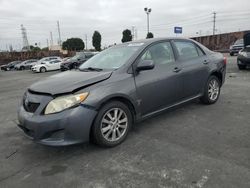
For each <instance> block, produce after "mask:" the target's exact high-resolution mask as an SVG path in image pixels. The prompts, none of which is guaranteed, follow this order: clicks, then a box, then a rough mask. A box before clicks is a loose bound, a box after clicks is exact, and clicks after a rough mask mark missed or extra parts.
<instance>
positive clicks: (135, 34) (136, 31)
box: [135, 28, 137, 40]
mask: <svg viewBox="0 0 250 188" xmlns="http://www.w3.org/2000/svg"><path fill="white" fill-rule="evenodd" d="M135 40H137V29H136V28H135Z"/></svg>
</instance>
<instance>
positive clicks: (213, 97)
mask: <svg viewBox="0 0 250 188" xmlns="http://www.w3.org/2000/svg"><path fill="white" fill-rule="evenodd" d="M220 87H221V82H220V81H219V79H218V77H216V76H210V77H209V79H208V81H207V84H206V87H205V91H204V95H203V96H202V97H201V98H200V100H201V102H202V103H204V104H214V103H216V101H217V100H218V99H219V96H220Z"/></svg>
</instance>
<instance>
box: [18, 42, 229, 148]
mask: <svg viewBox="0 0 250 188" xmlns="http://www.w3.org/2000/svg"><path fill="white" fill-rule="evenodd" d="M173 40H186V41H190V42H194V41H192V40H187V39H178V38H174V39H171V38H167V39H149V40H142V41H137V42H141V43H144V44H143V45H142V46H141V49H140V50H138V52H137V54H135V55H134V56H132V57H131V58H130V59H129V60H128V61H127V63H126V64H125V65H124V66H122V67H120V68H119V69H117V70H114V71H112V72H111V71H103V72H80V71H77V72H66V73H61V74H58V75H55V76H52V77H50V78H48V79H46V80H44V81H40V82H38V83H35V84H33V85H32V86H30V88H29V89H30V90H31V91H35V92H37V93H36V94H35V95H39V96H40V95H41V96H42V97H45V98H46V100H48V101H49V100H51V99H52V97H55V96H56V95H62V94H64V93H74V92H76V93H82V92H89V93H90V94H89V96H88V97H87V99H86V100H85V101H84V102H83V106H79V107H77V108H75V109H69V110H65V111H63V112H60V113H57V114H52V115H42V114H41V112H42V111H40V114H34V116H32V117H27V114H26V112H25V111H24V110H23V109H22V106H21V107H20V110H19V121H20V124H21V125H22V126H24V127H25V126H28V127H29V128H30V129H37V127H39V126H42V127H45V128H44V129H43V131H44V132H46V129H47V128H48V127H49V129H50V130H49V131H51V129H55V130H57V129H58V126H59V128H60V129H67V130H68V132H70V133H72V134H73V135H74V133H75V131H80V132H85V134H84V135H81V136H84V138H82V139H79V135H78V133H77V134H76V136H75V137H71V139H73V141H72V140H71V141H70V142H68V141H67V140H66V141H65V142H62V141H61V140H60V141H58V142H56V141H54V142H49V143H48V142H42V143H43V144H48V145H67V144H73V143H78V142H83V141H87V140H88V139H89V130H90V127H91V125H92V122H93V119H94V117H95V114H96V113H97V111H98V109H99V108H100V106H101V105H102V104H103V103H104V102H106V101H108V100H110V99H112V98H117V97H119V98H123V99H125V100H127V101H129V102H130V103H131V104H132V105H133V107H134V109H135V112H136V117H135V118H136V121H140V120H142V119H144V118H146V117H150V116H152V115H154V114H156V113H158V112H161V111H163V110H166V109H168V108H170V107H173V106H176V105H179V104H181V103H184V102H187V101H189V100H193V99H195V98H198V97H200V96H202V95H203V90H204V87H205V84H206V81H207V79H208V77H209V75H211V74H212V73H214V72H218V73H220V74H221V75H222V83H223V82H224V78H225V65H224V63H223V56H222V54H219V53H214V52H212V51H210V50H208V49H207V48H205V47H204V46H202V45H200V44H198V43H197V42H194V43H195V44H196V45H198V46H199V47H200V48H201V49H202V50H203V51H204V53H205V54H206V55H204V56H201V57H199V58H196V59H192V60H189V61H181V60H180V59H179V57H178V54H177V52H176V49H175V47H174V45H172V46H173V49H174V53H175V58H176V62H175V63H174V64H170V65H169V66H168V67H167V69H157V68H154V69H153V70H147V71H141V72H136V71H135V67H136V65H137V63H138V62H137V59H138V57H140V55H141V54H142V53H143V52H144V51H145V50H146V49H147V48H148V47H149V46H151V45H154V44H156V43H159V42H164V41H171V42H172V41H173ZM121 45H127V43H125V44H121ZM114 48H115V47H114ZM177 68H178V69H179V70H180V71H177V72H176V71H175V70H176V69H177ZM44 93H46V94H49V95H50V96H44ZM31 100H32V97H31ZM42 100H45V99H41V101H42ZM48 101H47V102H42V105H44V107H43V108H45V106H46V105H47V104H48ZM41 108H42V107H41ZM40 110H41V109H40ZM47 117H48V119H47ZM65 117H67V118H66V119H65ZM51 118H52V119H51ZM34 120H35V121H34ZM65 122H67V123H65ZM48 125H49V126H48ZM38 131H39V130H38ZM38 134H39V133H38ZM74 138H75V139H74ZM37 139H38V140H39V136H38V137H37ZM50 143H52V144H50Z"/></svg>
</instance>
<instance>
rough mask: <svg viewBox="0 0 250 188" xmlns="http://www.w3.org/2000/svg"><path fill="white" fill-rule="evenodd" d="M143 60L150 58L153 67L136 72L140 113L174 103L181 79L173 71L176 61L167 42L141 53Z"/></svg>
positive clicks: (178, 93) (180, 86)
mask: <svg viewBox="0 0 250 188" xmlns="http://www.w3.org/2000/svg"><path fill="white" fill-rule="evenodd" d="M143 60H152V61H153V62H154V64H155V67H154V69H152V70H147V71H141V72H139V73H136V75H135V82H136V86H137V95H138V100H139V101H140V107H141V112H142V115H146V114H148V113H151V112H154V111H156V110H160V109H161V108H164V107H166V106H168V105H171V104H174V103H175V102H177V101H178V100H180V98H181V92H182V80H181V78H180V77H179V72H176V71H174V70H175V68H176V62H175V59H174V54H173V51H172V47H171V44H170V43H169V42H164V43H158V44H155V45H153V46H151V47H150V48H148V50H147V51H146V52H145V53H144V54H143V55H142V57H141V59H140V60H139V63H141V62H143Z"/></svg>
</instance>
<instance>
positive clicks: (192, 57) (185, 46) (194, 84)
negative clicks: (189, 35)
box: [174, 41, 209, 99]
mask: <svg viewBox="0 0 250 188" xmlns="http://www.w3.org/2000/svg"><path fill="white" fill-rule="evenodd" d="M174 44H175V48H176V50H177V53H178V62H179V63H180V66H181V69H182V78H183V98H184V99H185V98H191V97H193V96H196V95H198V94H201V92H202V90H203V88H204V86H205V83H206V81H207V78H208V74H209V66H208V65H209V59H208V58H207V56H206V55H205V54H204V52H202V51H201V50H200V49H199V47H198V46H196V44H194V43H192V42H190V41H175V42H174Z"/></svg>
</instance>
